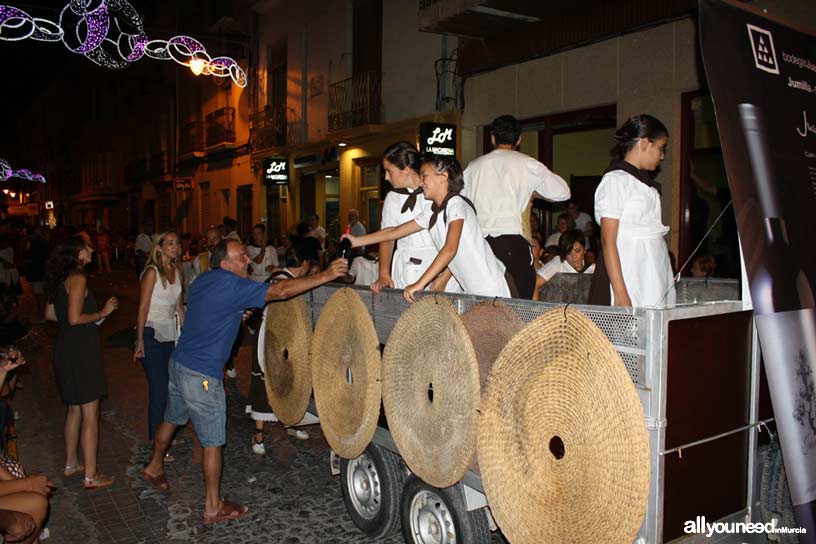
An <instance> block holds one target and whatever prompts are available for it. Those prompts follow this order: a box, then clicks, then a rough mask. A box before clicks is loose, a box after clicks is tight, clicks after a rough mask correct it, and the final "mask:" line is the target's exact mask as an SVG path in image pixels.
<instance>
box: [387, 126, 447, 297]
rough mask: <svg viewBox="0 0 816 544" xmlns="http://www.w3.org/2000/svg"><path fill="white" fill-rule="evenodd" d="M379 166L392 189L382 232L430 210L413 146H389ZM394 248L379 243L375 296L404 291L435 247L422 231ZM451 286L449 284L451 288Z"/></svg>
mask: <svg viewBox="0 0 816 544" xmlns="http://www.w3.org/2000/svg"><path fill="white" fill-rule="evenodd" d="M382 165H383V170H385V179H386V180H388V182H389V183H391V185H392V186H393V187H394V188H393V190H391V191H389V192H388V194H387V195H386V196H385V201H384V202H383V209H382V221H381V223H380V224H381V225H382V228H383V229H387V228H392V227H398V226H399V225H402V224H403V223H406V222H408V221H413V220H414V219H416V218H417V217H418V216H419V215H420V214H422V213H423V211H425V209H427V208H430V206H431V202H430V200H426V199H425V196H424V195H423V192H422V187H421V183H422V179H421V178H420V176H419V171H420V168H421V166H422V156H421V155H420V154H419V151H417V149H416V147H414V146H413V144H411V143H409V142H397V143H395V144H393V145H391V146H389V147H388V149H386V150H385V153H383V160H382ZM394 245H395V242H394V240H387V241H385V242H380V266H379V276H378V277H377V280H376V281H374V282H373V283H372V284H371V290H372V291H374V292H375V293H379V292H380V289H382V288H384V287H393V288H396V289H405V288H406V287H407V286H409V285H411V284H413V283H416V282H417V281H418V280H419V279H420V278H421V277H422V275H423V274H424V273H425V271H426V270H428V267H429V266H431V263H432V262H433V260H434V259H435V258H436V254H437V250H436V246H434V243H433V240H431V235H430V233H429V232H428V231H427V230H424V229H423V230H420V231H419V232H415V233H414V234H411V235H409V236H406V237H405V238H402V239H400V241H399V243H398V244H397V248H396V250H394ZM392 255H393V259H392ZM443 277H444V276H443ZM455 283H456V282H455V281H452V282H451V285H455ZM444 287H445V285H444V284H443V285H438V286H432V289H433V290H440V291H441V290H443V289H444ZM455 290H457V291H458V290H459V289H455Z"/></svg>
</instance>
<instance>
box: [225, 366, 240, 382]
mask: <svg viewBox="0 0 816 544" xmlns="http://www.w3.org/2000/svg"><path fill="white" fill-rule="evenodd" d="M237 375H238V373H237V372H235V367H233V368H228V369H227V376H229V377H230V378H233V379H234V378H235V376H237Z"/></svg>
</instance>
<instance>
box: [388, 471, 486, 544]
mask: <svg viewBox="0 0 816 544" xmlns="http://www.w3.org/2000/svg"><path fill="white" fill-rule="evenodd" d="M400 511H401V518H402V534H403V536H404V537H405V542H407V543H408V544H489V543H490V525H489V522H488V520H487V515H486V514H485V512H484V509H481V508H480V509H479V510H473V511H471V512H468V511H467V509H466V508H465V502H464V500H463V498H462V490H461V489H460V488H459V486H458V485H455V486H453V487H447V488H445V489H439V488H436V487H433V486H430V485H428V484H426V483H425V482H423V481H422V480H420V479H419V478H417V477H416V476H411V477H410V478H408V481H407V482H406V483H405V488H404V489H403V492H402V505H401V507H400Z"/></svg>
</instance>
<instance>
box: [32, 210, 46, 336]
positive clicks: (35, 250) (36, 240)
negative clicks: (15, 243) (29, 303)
mask: <svg viewBox="0 0 816 544" xmlns="http://www.w3.org/2000/svg"><path fill="white" fill-rule="evenodd" d="M49 251H50V247H49V245H48V240H46V239H45V237H44V236H43V235H42V230H40V227H39V226H38V225H35V226H33V227H31V229H30V231H29V234H28V259H29V261H30V264H29V266H28V271H27V273H26V277H27V278H28V282H29V283H30V284H31V292H32V294H33V295H34V302H35V304H36V306H37V315H36V316H35V317H34V319H33V320H32V323H44V322H45V317H44V316H45V314H44V312H45V263H46V261H47V260H48V253H49Z"/></svg>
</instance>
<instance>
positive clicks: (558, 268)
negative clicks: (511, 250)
mask: <svg viewBox="0 0 816 544" xmlns="http://www.w3.org/2000/svg"><path fill="white" fill-rule="evenodd" d="M593 272H595V265H594V264H591V265H589V266H588V267H586V268H585V269H584V271H583V272H578V271H577V270H575V269H574V268H573V267H572V265H571V264H569V263H568V262H567V261H562V260H561V257H553V258H552V259H550V260H549V261H547V262H546V263H544V266H542V267H540V268H538V269H536V274H538V275H539V276H541V277H542V278H544V281H550V279H552V277H553V276H555V275H556V274H562V273H565V274H592V273H593Z"/></svg>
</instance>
